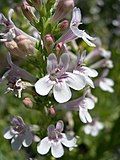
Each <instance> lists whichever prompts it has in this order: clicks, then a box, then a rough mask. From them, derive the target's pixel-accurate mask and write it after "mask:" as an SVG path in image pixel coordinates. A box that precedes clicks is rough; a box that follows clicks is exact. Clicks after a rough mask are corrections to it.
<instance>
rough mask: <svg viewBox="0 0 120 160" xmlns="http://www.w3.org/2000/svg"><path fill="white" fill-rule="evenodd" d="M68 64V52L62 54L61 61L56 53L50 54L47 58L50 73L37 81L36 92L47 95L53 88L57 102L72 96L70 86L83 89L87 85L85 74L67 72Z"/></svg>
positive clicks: (62, 101)
mask: <svg viewBox="0 0 120 160" xmlns="http://www.w3.org/2000/svg"><path fill="white" fill-rule="evenodd" d="M68 66H69V55H68V54H67V53H64V54H62V55H61V57H60V60H59V63H58V61H57V57H56V56H55V54H53V53H52V54H50V55H49V56H48V59H47V72H48V74H47V75H46V76H45V77H43V78H40V79H39V80H38V81H37V82H36V83H35V89H36V92H37V93H38V94H40V95H42V96H45V95H47V94H48V93H49V92H50V91H51V90H52V92H53V95H54V98H55V100H56V101H57V102H59V103H64V102H67V101H68V100H69V99H70V98H71V96H72V95H71V91H70V88H72V89H74V90H81V89H83V88H84V87H85V80H84V76H82V75H81V76H80V75H77V74H74V73H71V72H67V69H68ZM69 87H70V88H69Z"/></svg>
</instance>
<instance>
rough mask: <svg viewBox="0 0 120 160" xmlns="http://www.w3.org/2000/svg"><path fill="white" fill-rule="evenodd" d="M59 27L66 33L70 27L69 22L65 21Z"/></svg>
mask: <svg viewBox="0 0 120 160" xmlns="http://www.w3.org/2000/svg"><path fill="white" fill-rule="evenodd" d="M58 27H59V28H60V30H61V31H65V30H66V29H68V27H69V21H68V20H64V21H62V22H61V23H59V25H58Z"/></svg>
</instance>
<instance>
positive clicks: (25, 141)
mask: <svg viewBox="0 0 120 160" xmlns="http://www.w3.org/2000/svg"><path fill="white" fill-rule="evenodd" d="M33 137H34V136H33V133H32V132H31V130H30V128H29V126H27V125H26V124H25V123H24V121H23V119H22V118H21V117H19V116H17V117H13V118H12V120H11V126H10V127H8V128H6V129H5V131H4V138H6V139H12V140H11V146H12V149H13V150H20V149H21V147H22V145H23V146H24V147H28V146H30V145H31V143H32V141H33Z"/></svg>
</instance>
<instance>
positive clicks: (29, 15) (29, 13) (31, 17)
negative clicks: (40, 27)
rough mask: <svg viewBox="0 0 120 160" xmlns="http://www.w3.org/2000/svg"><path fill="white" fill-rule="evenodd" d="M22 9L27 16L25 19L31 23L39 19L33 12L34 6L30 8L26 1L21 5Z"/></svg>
mask: <svg viewBox="0 0 120 160" xmlns="http://www.w3.org/2000/svg"><path fill="white" fill-rule="evenodd" d="M21 9H22V12H23V14H24V15H25V17H26V18H27V19H28V20H29V21H30V22H33V21H36V20H37V18H36V16H35V14H34V12H33V10H34V8H33V7H32V6H30V5H29V4H28V3H27V2H26V1H24V2H22V4H21Z"/></svg>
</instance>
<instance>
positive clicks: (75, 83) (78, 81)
mask: <svg viewBox="0 0 120 160" xmlns="http://www.w3.org/2000/svg"><path fill="white" fill-rule="evenodd" d="M67 74H68V78H67V80H66V83H67V84H68V85H69V87H71V88H73V89H74V90H81V89H83V88H84V87H85V78H84V76H83V75H78V74H74V73H70V72H67Z"/></svg>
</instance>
